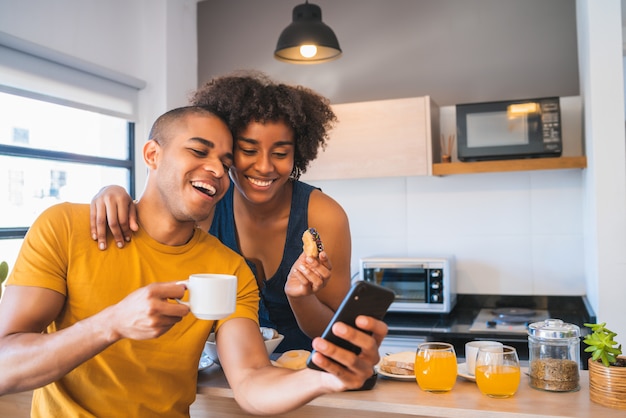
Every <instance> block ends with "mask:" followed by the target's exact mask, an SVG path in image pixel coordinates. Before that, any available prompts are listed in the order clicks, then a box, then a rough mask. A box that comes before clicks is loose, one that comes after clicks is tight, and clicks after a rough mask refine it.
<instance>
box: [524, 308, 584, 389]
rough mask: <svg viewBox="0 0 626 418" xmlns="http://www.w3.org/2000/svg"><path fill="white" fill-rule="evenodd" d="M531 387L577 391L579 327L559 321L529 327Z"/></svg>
mask: <svg viewBox="0 0 626 418" xmlns="http://www.w3.org/2000/svg"><path fill="white" fill-rule="evenodd" d="M528 349H529V359H528V360H529V363H530V364H529V375H530V385H531V386H532V387H533V388H535V389H542V390H547V391H551V392H570V391H575V390H578V389H579V388H580V386H579V369H580V327H578V326H577V325H573V324H568V323H565V322H563V321H562V320H560V319H546V320H545V321H541V322H534V323H532V324H530V325H529V326H528Z"/></svg>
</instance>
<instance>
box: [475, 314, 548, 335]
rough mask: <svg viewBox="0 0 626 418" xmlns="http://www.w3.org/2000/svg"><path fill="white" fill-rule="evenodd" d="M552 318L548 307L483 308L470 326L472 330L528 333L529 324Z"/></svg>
mask: <svg viewBox="0 0 626 418" xmlns="http://www.w3.org/2000/svg"><path fill="white" fill-rule="evenodd" d="M548 318H550V313H549V312H548V311H547V310H546V309H527V308H496V309H493V308H483V309H481V310H480V312H479V313H478V315H477V316H476V318H474V322H473V323H472V326H471V327H470V329H469V331H470V332H490V333H502V334H506V333H508V334H526V331H527V329H528V325H529V324H532V323H533V322H539V321H543V320H545V319H548Z"/></svg>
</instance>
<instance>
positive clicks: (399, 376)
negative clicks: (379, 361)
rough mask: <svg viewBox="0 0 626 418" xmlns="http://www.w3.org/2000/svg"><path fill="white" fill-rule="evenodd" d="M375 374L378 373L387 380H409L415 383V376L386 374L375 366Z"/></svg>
mask: <svg viewBox="0 0 626 418" xmlns="http://www.w3.org/2000/svg"><path fill="white" fill-rule="evenodd" d="M376 373H378V374H379V375H381V376H384V377H386V378H388V379H394V380H410V381H412V382H415V376H414V375H411V374H393V373H387V372H383V371H382V370H380V368H379V367H378V366H376Z"/></svg>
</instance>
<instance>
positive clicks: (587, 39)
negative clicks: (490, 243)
mask: <svg viewBox="0 0 626 418" xmlns="http://www.w3.org/2000/svg"><path fill="white" fill-rule="evenodd" d="M577 14H578V38H579V41H578V43H579V62H580V64H579V67H580V82H581V95H582V96H583V98H584V103H585V123H584V126H585V137H586V138H589V139H590V140H588V141H587V143H586V154H587V160H588V166H589V168H588V169H587V170H585V173H584V174H585V175H584V190H585V197H584V201H585V214H584V219H585V225H584V227H585V230H584V235H585V275H586V278H587V293H588V295H589V298H590V301H591V303H592V305H593V306H594V308H595V310H596V314H597V316H598V319H599V320H600V321H601V322H607V324H608V327H609V328H610V329H612V330H613V331H615V332H617V333H618V335H619V337H618V339H617V340H618V341H621V342H623V343H626V340H624V336H626V322H624V318H626V304H625V303H624V295H626V149H625V141H624V138H625V131H624V116H623V115H624V68H623V58H622V24H621V23H622V22H621V7H620V1H619V0H601V1H591V0H578V1H577Z"/></svg>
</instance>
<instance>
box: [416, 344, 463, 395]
mask: <svg viewBox="0 0 626 418" xmlns="http://www.w3.org/2000/svg"><path fill="white" fill-rule="evenodd" d="M456 373H457V364H456V353H455V352H454V347H453V346H452V344H448V343H441V342H428V343H422V344H420V345H419V346H418V347H417V353H416V354H415V379H416V380H417V384H418V385H419V387H420V388H421V389H422V390H425V391H427V392H435V393H442V392H448V391H450V390H451V389H452V387H453V386H454V383H455V382H456Z"/></svg>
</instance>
